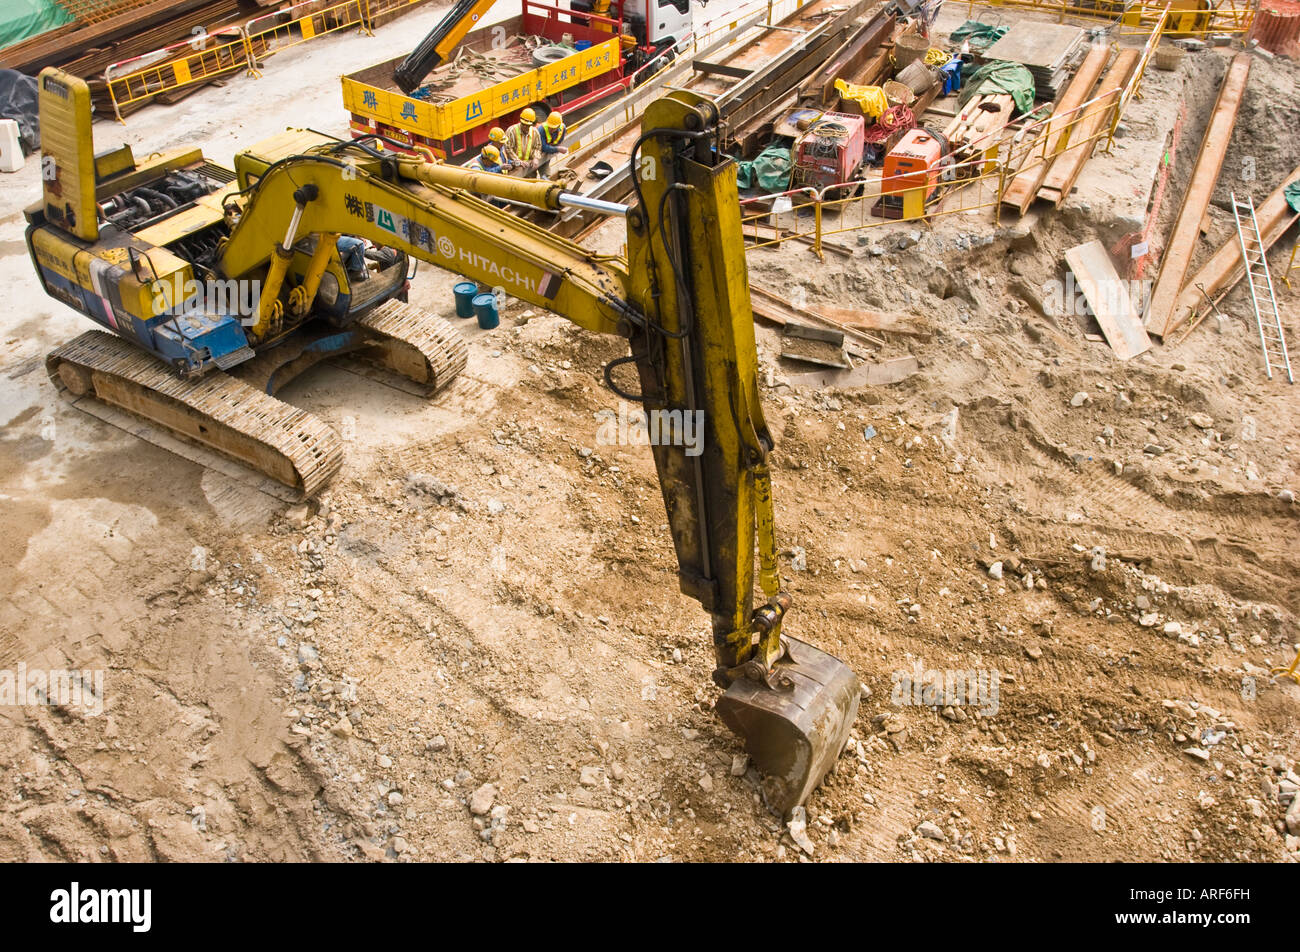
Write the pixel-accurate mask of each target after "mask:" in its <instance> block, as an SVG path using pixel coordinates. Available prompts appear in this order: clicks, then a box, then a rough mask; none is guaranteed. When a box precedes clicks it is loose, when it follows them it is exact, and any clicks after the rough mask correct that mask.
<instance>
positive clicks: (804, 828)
mask: <svg viewBox="0 0 1300 952" xmlns="http://www.w3.org/2000/svg"><path fill="white" fill-rule="evenodd" d="M786 829H788V830H789V831H790V839H792V840H794V845H795V846H797V847H799V849H801V850H803V851H804V852H805V853H807V854H808V855H809V856H812V854H813V851H814V850H815V849H816V847H815V846H814V845H813V841H812V840H811V839H809V838H808V814H807V812H806V811H805V810H804V808H803V807H795V808H794V809H793V810H791V811H790V822H789V823H788V824H786Z"/></svg>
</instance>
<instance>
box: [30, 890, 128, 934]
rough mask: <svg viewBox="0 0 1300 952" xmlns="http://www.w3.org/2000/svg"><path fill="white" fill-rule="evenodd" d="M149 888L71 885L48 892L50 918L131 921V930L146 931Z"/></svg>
mask: <svg viewBox="0 0 1300 952" xmlns="http://www.w3.org/2000/svg"><path fill="white" fill-rule="evenodd" d="M152 905H153V890H151V889H82V888H81V884H80V883H75V882H74V883H73V884H72V887H71V888H70V889H56V890H54V892H52V893H50V921H51V922H57V923H68V924H73V923H81V922H85V923H110V922H125V923H130V925H131V931H133V932H148V931H149V926H150V924H151V921H152V911H151V909H152Z"/></svg>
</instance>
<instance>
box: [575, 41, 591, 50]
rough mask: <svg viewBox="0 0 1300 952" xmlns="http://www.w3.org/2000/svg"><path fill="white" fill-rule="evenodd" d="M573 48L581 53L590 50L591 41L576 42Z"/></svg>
mask: <svg viewBox="0 0 1300 952" xmlns="http://www.w3.org/2000/svg"><path fill="white" fill-rule="evenodd" d="M573 48H574V49H575V50H577V51H578V52H579V53H581V52H582V51H583V50H589V49H591V40H578V41H577V42H576V43H574V44H573Z"/></svg>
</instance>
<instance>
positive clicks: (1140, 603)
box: [1133, 595, 1151, 611]
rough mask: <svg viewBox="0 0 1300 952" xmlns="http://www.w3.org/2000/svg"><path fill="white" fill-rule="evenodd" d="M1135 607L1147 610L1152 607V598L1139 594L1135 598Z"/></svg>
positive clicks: (1139, 609)
mask: <svg viewBox="0 0 1300 952" xmlns="http://www.w3.org/2000/svg"><path fill="white" fill-rule="evenodd" d="M1133 607H1134V608H1136V609H1137V610H1138V611H1147V610H1149V609H1150V608H1151V599H1149V598H1147V597H1146V596H1145V595H1139V596H1138V597H1137V598H1135V599H1133Z"/></svg>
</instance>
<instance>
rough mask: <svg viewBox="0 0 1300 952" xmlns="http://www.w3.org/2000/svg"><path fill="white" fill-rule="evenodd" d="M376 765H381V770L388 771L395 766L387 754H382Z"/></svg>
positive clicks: (376, 760) (376, 759)
mask: <svg viewBox="0 0 1300 952" xmlns="http://www.w3.org/2000/svg"><path fill="white" fill-rule="evenodd" d="M375 763H376V764H378V765H379V769H380V770H388V769H389V768H390V767H392V766H393V758H392V757H389V756H388V755H387V754H380V755H379V756H378V757H377V758H375Z"/></svg>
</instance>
